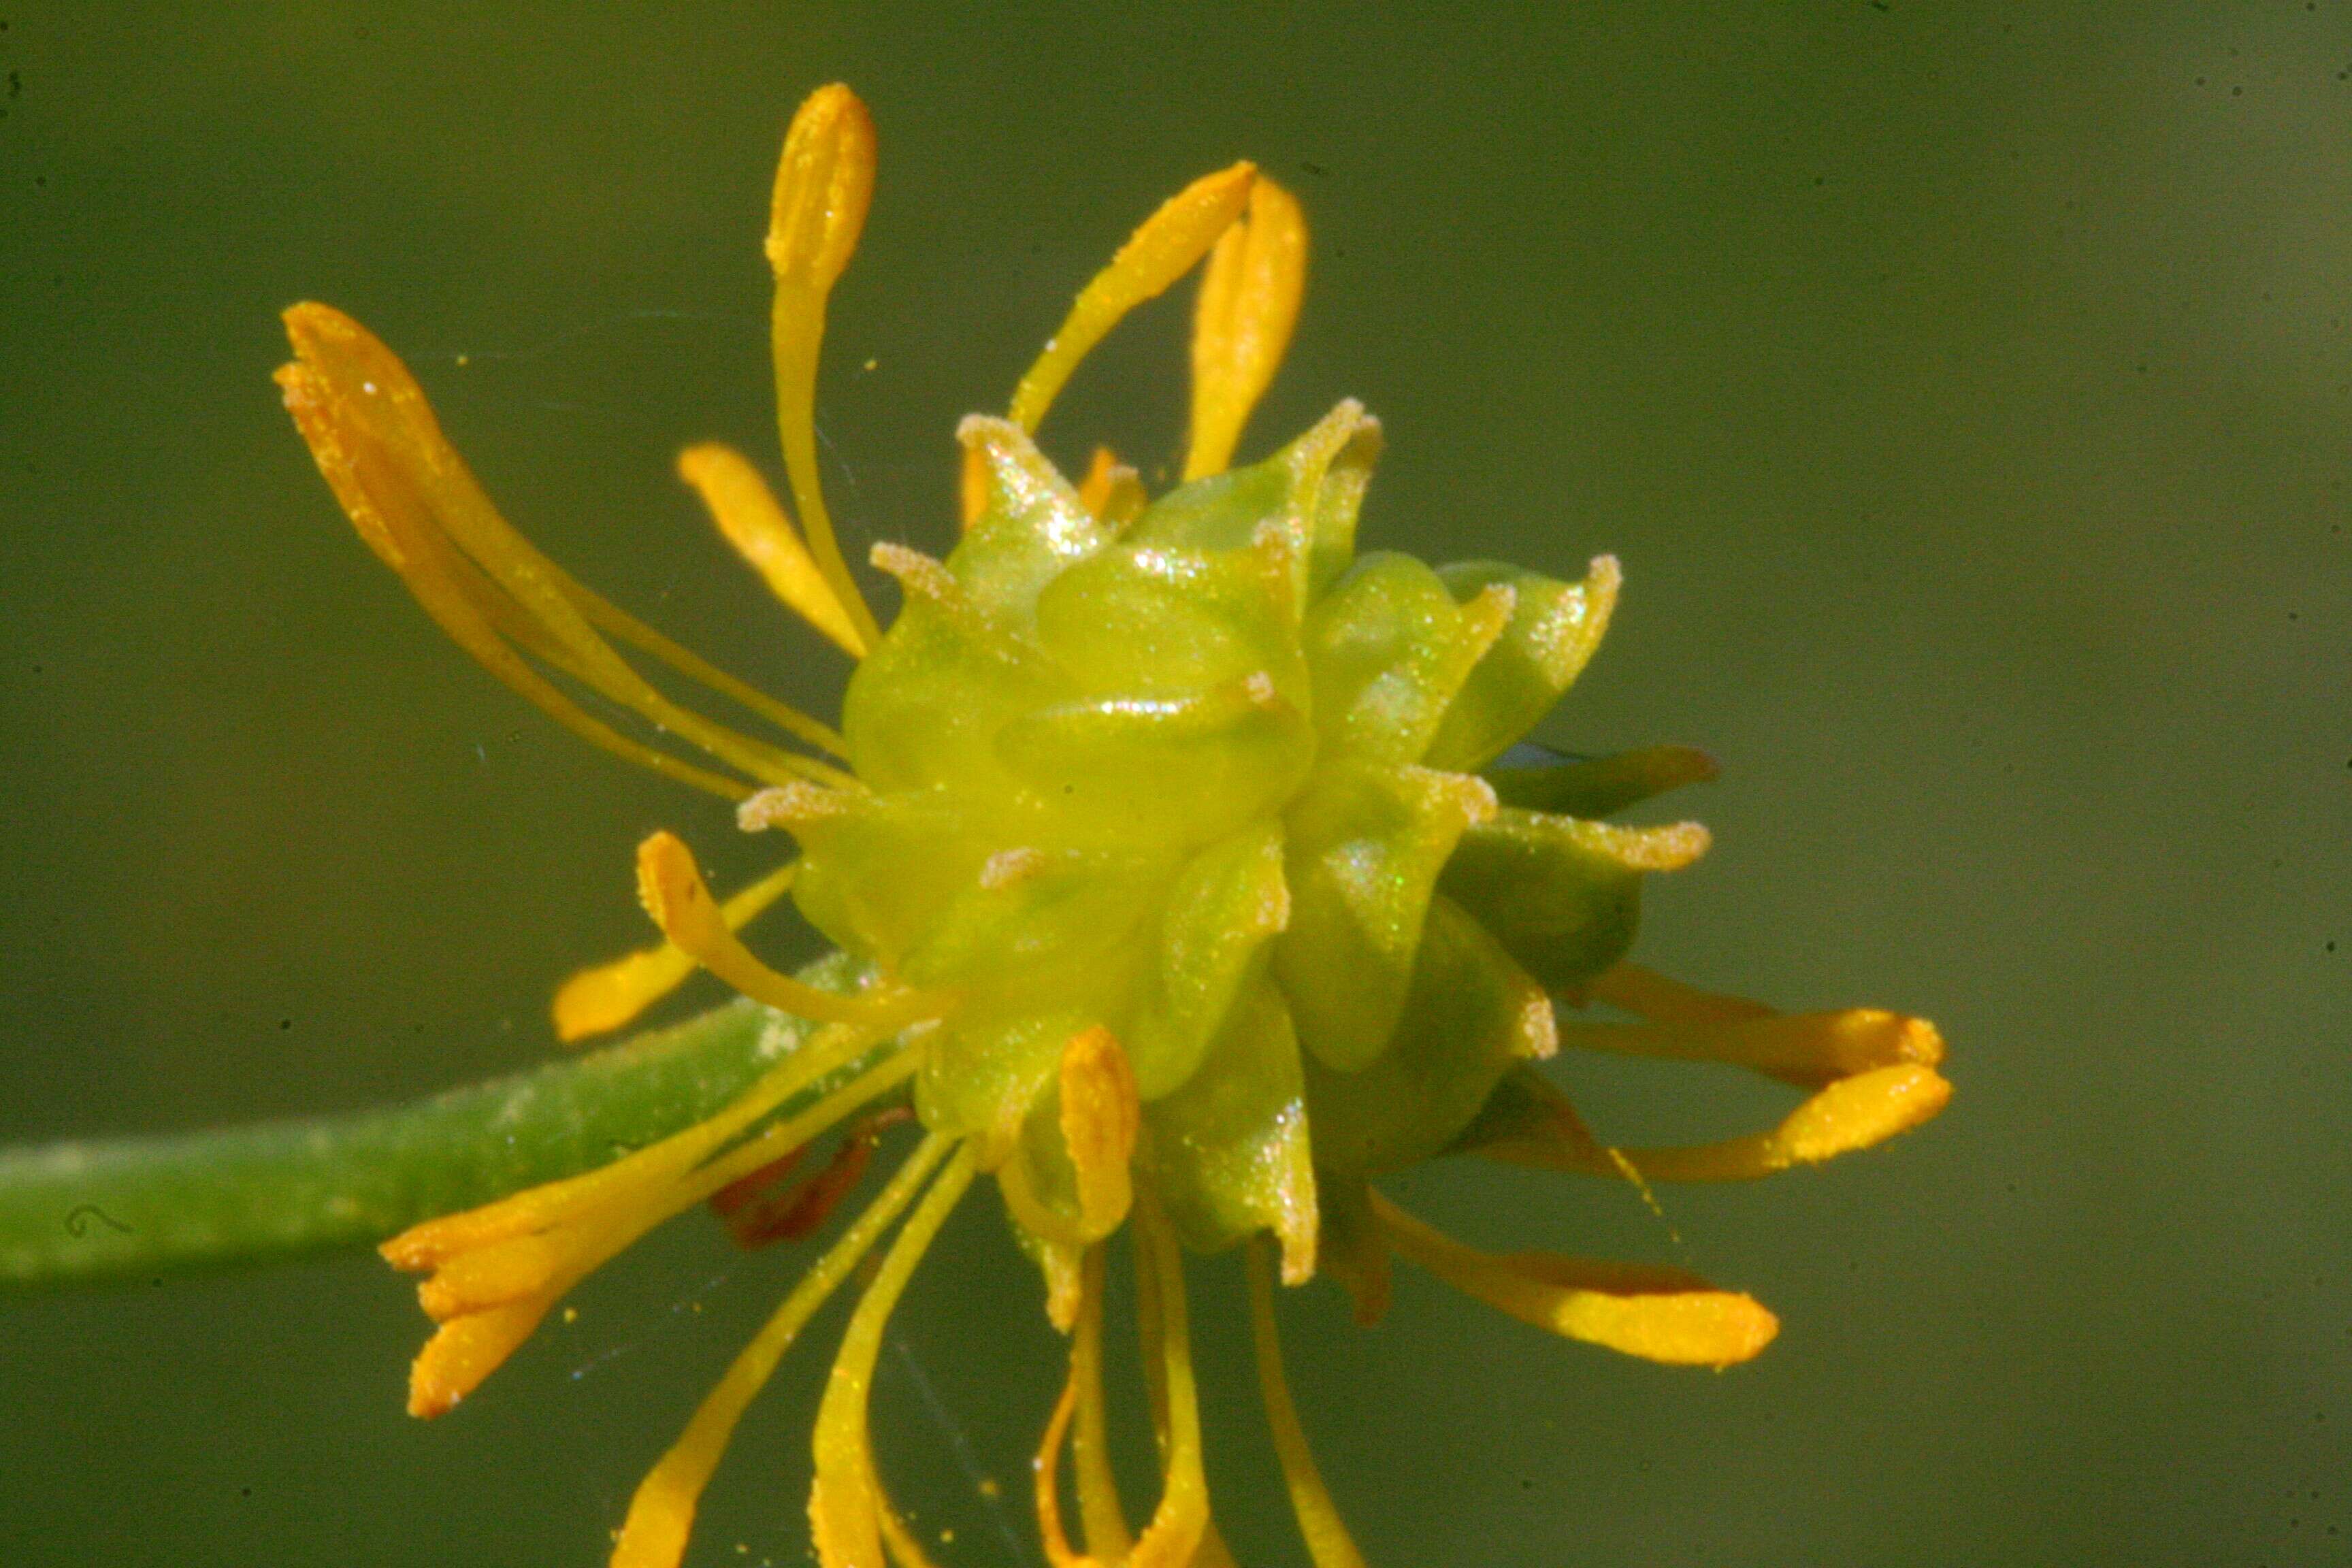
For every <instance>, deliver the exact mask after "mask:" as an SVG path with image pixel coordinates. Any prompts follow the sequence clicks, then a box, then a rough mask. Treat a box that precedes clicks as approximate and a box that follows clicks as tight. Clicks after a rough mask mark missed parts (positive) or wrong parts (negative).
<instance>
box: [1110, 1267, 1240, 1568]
mask: <svg viewBox="0 0 2352 1568" xmlns="http://www.w3.org/2000/svg"><path fill="white" fill-rule="evenodd" d="M1128 1234H1129V1237H1130V1239H1131V1240H1132V1242H1133V1244H1134V1252H1135V1336H1136V1342H1137V1348H1138V1349H1139V1351H1140V1352H1141V1358H1140V1359H1141V1361H1142V1363H1143V1394H1144V1399H1145V1401H1146V1402H1147V1403H1148V1404H1149V1405H1150V1406H1151V1436H1152V1439H1153V1441H1154V1442H1155V1443H1156V1444H1157V1445H1158V1446H1159V1450H1160V1464H1161V1465H1162V1466H1163V1467H1165V1466H1166V1465H1167V1463H1168V1455H1169V1450H1170V1447H1171V1443H1172V1442H1173V1439H1174V1434H1173V1432H1172V1430H1171V1426H1172V1420H1171V1413H1170V1410H1169V1390H1168V1348H1167V1340H1168V1335H1167V1319H1166V1316H1165V1313H1164V1310H1163V1308H1162V1305H1161V1301H1160V1297H1161V1295H1162V1292H1161V1290H1160V1281H1159V1277H1158V1276H1157V1275H1156V1274H1155V1273H1154V1272H1153V1270H1152V1269H1151V1268H1150V1267H1149V1266H1148V1265H1147V1263H1146V1261H1145V1252H1144V1240H1143V1232H1142V1227H1141V1226H1137V1227H1136V1228H1135V1229H1134V1230H1131V1231H1129V1233H1128ZM1178 1279H1179V1282H1180V1283H1181V1279H1182V1277H1181V1274H1180V1275H1179V1276H1178ZM1192 1568H1237V1565H1236V1564H1235V1563H1234V1554H1233V1552H1231V1550H1229V1549H1228V1548H1227V1547H1226V1545H1225V1541H1224V1537H1223V1535H1221V1534H1220V1533H1218V1531H1217V1521H1215V1519H1213V1518H1212V1519H1211V1520H1210V1521H1209V1522H1208V1527H1207V1529H1206V1530H1205V1531H1202V1536H1201V1544H1200V1548H1199V1549H1198V1550H1197V1551H1195V1552H1193V1553H1192Z"/></svg>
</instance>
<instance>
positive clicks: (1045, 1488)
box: [1029, 1366, 1098, 1568]
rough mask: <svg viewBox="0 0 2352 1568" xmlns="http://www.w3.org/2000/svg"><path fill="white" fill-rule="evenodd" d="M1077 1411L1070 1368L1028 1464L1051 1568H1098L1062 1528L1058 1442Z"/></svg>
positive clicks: (1075, 1382)
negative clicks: (1076, 1546)
mask: <svg viewBox="0 0 2352 1568" xmlns="http://www.w3.org/2000/svg"><path fill="white" fill-rule="evenodd" d="M1077 1407H1078V1370H1077V1368H1076V1366H1073V1367H1071V1368H1070V1375H1069V1377H1068V1378H1067V1379H1066V1380H1065V1381H1064V1383H1063V1384H1062V1392H1061V1394H1060V1396H1059V1397H1058V1398H1056V1399H1055V1401H1054V1414H1053V1415H1050V1416H1048V1417H1046V1419H1045V1436H1043V1437H1041V1438H1039V1439H1038V1440H1037V1455H1036V1458H1033V1459H1031V1460H1030V1461H1029V1471H1030V1487H1031V1490H1032V1491H1033V1493H1034V1497H1035V1503H1036V1509H1037V1538H1038V1540H1039V1541H1040V1542H1043V1543H1044V1545H1045V1561H1046V1563H1049V1564H1051V1568H1098V1565H1097V1563H1096V1560H1095V1559H1094V1558H1092V1557H1089V1556H1087V1555H1085V1554H1083V1553H1081V1552H1079V1551H1078V1550H1077V1549H1076V1548H1075V1547H1073V1546H1072V1545H1071V1544H1070V1536H1069V1532H1068V1531H1066V1530H1064V1529H1063V1528H1062V1440H1063V1439H1064V1438H1065V1437H1066V1436H1068V1435H1069V1430H1070V1417H1071V1415H1073V1414H1075V1413H1076V1410H1077Z"/></svg>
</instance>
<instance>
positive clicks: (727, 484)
mask: <svg viewBox="0 0 2352 1568" xmlns="http://www.w3.org/2000/svg"><path fill="white" fill-rule="evenodd" d="M677 472H678V477H679V478H680V479H684V480H685V481H686V482H687V483H688V484H689V485H692V486H693V487H694V489H695V493H696V494H698V495H699V496H700V497H701V498H702V504H703V505H704V506H706V507H708V508H709V510H710V516H711V519H712V521H715V522H717V523H718V524H719V532H720V533H722V534H724V535H725V536H726V538H727V542H728V543H730V544H731V545H733V546H734V547H735V552H736V553H737V554H738V555H740V556H741V557H742V558H743V559H744V560H745V561H746V562H747V563H750V565H751V569H752V570H753V571H755V572H757V573H759V574H760V576H761V579H762V580H763V581H765V582H766V584H768V589H769V591H770V592H771V593H772V594H774V595H776V597H777V598H779V599H781V600H782V601H783V603H784V605H785V606H786V607H787V608H789V609H791V610H792V611H793V613H794V614H795V615H797V616H800V617H801V619H803V620H804V621H806V622H807V623H808V624H809V625H810V626H814V627H815V628H816V629H817V630H818V631H820V632H822V633H824V635H825V636H826V637H829V638H831V639H832V640H833V642H834V644H835V647H839V648H840V649H841V651H842V652H844V653H845V654H847V655H848V656H849V657H850V658H865V657H866V647H867V644H866V638H865V637H864V636H863V635H861V634H860V633H859V631H858V629H857V622H856V619H855V618H854V617H853V616H851V615H850V613H849V611H848V609H847V608H846V607H845V605H843V604H842V602H841V596H840V595H838V594H836V593H835V592H834V588H833V584H831V583H829V582H828V581H826V579H825V575H824V570H823V569H822V568H821V567H819V566H818V565H817V562H816V557H815V556H814V555H812V554H810V553H809V547H808V545H807V543H806V542H804V541H803V540H802V538H801V536H800V531H799V530H798V529H796V528H794V527H793V520H792V519H790V518H788V517H786V516H785V515H784V509H783V507H782V505H781V504H780V503H779V502H778V501H777V500H776V497H775V492H774V491H772V490H771V489H768V481H767V480H765V479H761V477H760V470H759V469H757V468H753V467H752V466H751V463H750V462H749V461H748V460H747V459H746V458H744V457H743V455H742V454H741V453H740V452H738V451H736V450H735V449H734V448H733V447H722V446H720V445H719V444H718V443H717V442H715V441H714V442H708V443H705V444H704V445H702V446H699V447H688V448H687V449H686V450H685V451H683V452H680V453H679V454H678V455H677Z"/></svg>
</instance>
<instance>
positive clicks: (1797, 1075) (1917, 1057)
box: [1559, 1007, 1944, 1089]
mask: <svg viewBox="0 0 2352 1568" xmlns="http://www.w3.org/2000/svg"><path fill="white" fill-rule="evenodd" d="M1559 1037H1560V1041H1561V1043H1562V1044H1564V1045H1570V1046H1581V1047H1584V1048H1585V1049H1587V1050H1598V1051H1615V1052H1618V1053H1620V1054H1622V1055H1626V1056H1640V1057H1670V1058H1675V1059H1678V1060H1683V1061H1713V1062H1728V1063H1730V1064H1732V1065H1733V1066H1736V1067H1744V1068H1748V1069H1750V1070H1751V1071H1755V1072H1759V1073H1763V1074H1765V1075H1766V1076H1768V1077H1770V1078H1777V1079H1780V1080H1781V1081H1782V1082H1783V1083H1792V1084H1795V1085H1796V1086H1797V1087H1798V1088H1799V1089H1822V1088H1824V1087H1826V1086H1828V1085H1829V1084H1832V1083H1834V1082H1836V1081H1837V1080H1838V1079H1844V1078H1853V1077H1856V1076H1858V1075H1860V1074H1862V1073H1865V1072H1870V1071H1874V1069H1876V1068H1885V1067H1898V1066H1904V1065H1911V1066H1917V1067H1934V1066H1935V1065H1936V1064H1937V1063H1938V1062H1940V1061H1942V1060H1943V1059H1944V1037H1943V1036H1942V1035H1940V1034H1938V1033H1937V1030H1936V1026H1935V1025H1933V1024H1930V1023H1929V1022H1927V1019H1925V1018H1911V1017H1906V1016H1903V1015H1902V1014H1900V1013H1889V1012H1885V1011H1884V1010H1882V1009H1880V1008H1876V1007H1852V1008H1848V1009H1846V1010H1845V1011H1844V1012H1842V1013H1794V1014H1781V1015H1774V1016H1766V1017H1762V1018H1751V1019H1748V1020H1746V1021H1743V1022H1740V1023H1731V1024H1711V1025H1710V1024H1585V1023H1578V1022H1574V1021H1564V1022H1562V1023H1561V1024H1560V1026H1559Z"/></svg>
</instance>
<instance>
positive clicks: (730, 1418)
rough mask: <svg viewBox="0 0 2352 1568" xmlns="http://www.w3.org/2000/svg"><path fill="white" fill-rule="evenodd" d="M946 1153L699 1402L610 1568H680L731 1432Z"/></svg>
mask: <svg viewBox="0 0 2352 1568" xmlns="http://www.w3.org/2000/svg"><path fill="white" fill-rule="evenodd" d="M950 1147H952V1143H951V1142H950V1140H948V1139H944V1138H941V1137H940V1136H939V1135H938V1134H936V1133H934V1134H932V1135H931V1136H930V1137H928V1138H926V1139H924V1140H923V1142H922V1143H921V1144H919V1146H918V1147H917V1148H916V1150H915V1152H914V1153H912V1154H911V1155H909V1156H908V1159H907V1163H905V1164H903V1165H901V1166H899V1167H898V1173H897V1174H895V1175H893V1176H892V1177H891V1178H890V1181H889V1184H887V1186H885V1187H884V1188H883V1189H882V1190H881V1192H879V1193H877V1194H875V1198H874V1201H873V1202H872V1203H870V1204H868V1205H866V1211H865V1212H864V1213H863V1214H861V1215H858V1216H857V1218H856V1220H855V1221H854V1222H852V1224H851V1225H850V1226H849V1228H848V1229H847V1230H845V1231H843V1232H842V1233H841V1237H840V1238H839V1239H838V1240H836V1241H835V1243H834V1244H833V1245H832V1246H831V1247H827V1248H826V1249H825V1252H824V1257H822V1258H818V1259H817V1261H816V1265H815V1266H814V1268H811V1269H810V1270H809V1271H808V1272H807V1273H806V1274H804V1275H803V1276H802V1277H801V1281H800V1283H799V1284H797V1285H795V1286H793V1290H792V1294H790V1295H788V1296H786V1297H785V1298H784V1300H783V1304H782V1306H780V1307H778V1308H777V1309H776V1311H775V1315H774V1316H772V1317H771V1318H770V1319H769V1320H768V1322H767V1325H766V1326H765V1327H764V1328H762V1329H761V1331H760V1332H759V1335H758V1337H756V1338H755V1339H753V1340H752V1341H751V1343H750V1344H748V1345H746V1346H744V1347H743V1350H742V1352H741V1353H740V1354H739V1355H737V1356H736V1358H735V1360H734V1362H733V1363H732V1364H730V1366H729V1367H728V1369H727V1373H726V1375H725V1376H723V1377H721V1378H720V1379H719V1384H718V1385H717V1386H716V1387H714V1388H713V1389H711V1391H710V1392H709V1394H707V1395H705V1396H704V1398H703V1401H702V1404H701V1405H699V1406H698V1407H697V1408H696V1410H695V1412H694V1416H693V1419H692V1420H690V1421H688V1423H687V1426H686V1431H685V1432H684V1433H683V1434H682V1435H681V1436H679V1437H678V1440H677V1443H676V1444H675V1445H673V1446H672V1447H671V1448H670V1450H669V1452H667V1453H666V1454H664V1455H663V1456H662V1457H661V1459H660V1461H659V1462H658V1463H656V1465H655V1466H654V1468H652V1469H651V1470H650V1471H648V1472H647V1473H646V1479H644V1480H643V1481H641V1482H639V1483H638V1485H637V1490H636V1495H635V1497H634V1498H632V1499H631V1500H630V1501H629V1514H628V1518H627V1520H626V1521H624V1522H623V1524H622V1526H621V1536H620V1541H619V1542H618V1544H616V1545H615V1546H614V1549H613V1560H612V1568H677V1563H678V1561H679V1560H680V1559H681V1558H682V1557H683V1556H684V1555H685V1553H686V1542H687V1537H688V1533H689V1532H690V1531H692V1529H693V1526H694V1515H695V1510H696V1508H697V1507H698V1504H699V1502H700V1500H701V1498H702V1489H703V1488H704V1487H705V1486H707V1485H708V1484H709V1480H710V1477H711V1473H712V1472H713V1471H714V1470H715V1469H717V1468H718V1466H719V1456H720V1455H721V1454H723V1453H725V1452H726V1449H727V1444H728V1440H729V1439H730V1438H731V1437H732V1436H734V1434H735V1424H736V1423H737V1422H738V1421H739V1420H740V1419H741V1418H742V1415H743V1412H744V1410H745V1409H746V1408H748V1407H749V1406H750V1405H751V1401H752V1399H753V1398H754V1397H755V1396H756V1395H757V1394H759V1392H760V1390H761V1388H762V1387H763V1386H765V1385H766V1384H767V1381H768V1378H769V1375H770V1374H771V1373H773V1372H774V1371H775V1369H776V1363H778V1362H779V1361H781V1360H782V1359H783V1354H784V1352H786V1351H788V1350H790V1349H791V1348H792V1344H793V1340H794V1339H795V1338H796V1337H798V1335H799V1333H800V1331H801V1330H802V1329H803V1327H805V1326H806V1325H807V1323H808V1321H809V1319H810V1318H812V1317H814V1315H815V1314H816V1310H817V1309H818V1308H820V1307H822V1306H824V1303H825V1301H826V1300H828V1299H829V1298H830V1297H831V1296H832V1295H833V1292H834V1291H835V1289H839V1288H840V1285H841V1282H842V1280H844V1279H846V1278H848V1276H849V1273H850V1271H851V1270H852V1269H854V1268H856V1267H857V1265H858V1264H859V1263H860V1262H862V1261H863V1260H864V1259H865V1257H866V1253H867V1252H869V1251H871V1250H872V1249H873V1247H874V1244H875V1243H876V1242H877V1241H878V1240H879V1239H881V1237H882V1233H883V1232H884V1231H886V1230H887V1229H888V1228H889V1227H890V1225H891V1223H892V1222H893V1221H895V1220H896V1219H897V1218H898V1215H899V1213H900V1212H901V1211H902V1210H904V1209H905V1208H906V1206H907V1205H908V1204H909V1203H911V1202H913V1201H914V1196H915V1194H916V1193H918V1192H919V1191H920V1190H921V1189H922V1185H923V1184H924V1183H925V1182H926V1181H928V1180H929V1179H930V1174H931V1172H932V1171H933V1170H934V1169H936V1168H937V1166H938V1165H939V1163H940V1161H941V1160H943V1159H945V1158H946V1157H947V1153H948V1151H949V1149H950Z"/></svg>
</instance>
